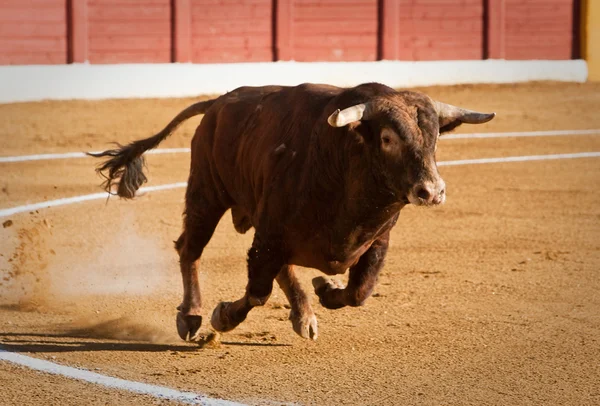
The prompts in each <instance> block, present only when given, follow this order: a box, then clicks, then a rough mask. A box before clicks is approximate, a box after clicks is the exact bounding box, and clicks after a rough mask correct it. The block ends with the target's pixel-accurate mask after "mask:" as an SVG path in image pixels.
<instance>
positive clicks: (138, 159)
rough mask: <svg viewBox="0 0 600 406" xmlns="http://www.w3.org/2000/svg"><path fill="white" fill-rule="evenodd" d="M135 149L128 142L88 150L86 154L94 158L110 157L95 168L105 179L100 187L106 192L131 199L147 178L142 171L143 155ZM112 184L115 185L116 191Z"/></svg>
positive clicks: (143, 164) (143, 165)
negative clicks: (121, 144)
mask: <svg viewBox="0 0 600 406" xmlns="http://www.w3.org/2000/svg"><path fill="white" fill-rule="evenodd" d="M119 147H121V146H120V145H119ZM135 149H136V148H134V147H133V145H131V144H130V145H127V146H125V147H121V148H118V149H109V150H107V151H104V152H99V153H89V152H88V155H90V156H93V157H96V158H103V157H111V158H110V159H108V160H107V161H105V162H104V163H103V164H101V165H99V166H98V167H97V168H96V172H97V173H98V174H99V175H100V176H102V177H103V178H104V179H105V180H104V182H103V183H102V187H103V188H104V190H106V191H107V192H108V193H110V194H113V195H114V194H116V195H118V196H119V197H122V198H124V199H133V198H134V197H135V192H136V191H137V190H138V189H139V188H140V186H142V185H143V184H144V183H146V181H147V180H148V179H147V178H146V175H144V172H143V169H144V167H145V160H144V157H143V156H141V155H138V153H137V151H134V150H135ZM113 186H116V193H115V188H113Z"/></svg>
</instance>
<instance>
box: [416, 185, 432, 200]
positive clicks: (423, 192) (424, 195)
mask: <svg viewBox="0 0 600 406" xmlns="http://www.w3.org/2000/svg"><path fill="white" fill-rule="evenodd" d="M417 197H418V198H419V199H423V200H429V198H430V197H431V193H429V190H427V189H425V188H423V187H421V188H419V189H417Z"/></svg>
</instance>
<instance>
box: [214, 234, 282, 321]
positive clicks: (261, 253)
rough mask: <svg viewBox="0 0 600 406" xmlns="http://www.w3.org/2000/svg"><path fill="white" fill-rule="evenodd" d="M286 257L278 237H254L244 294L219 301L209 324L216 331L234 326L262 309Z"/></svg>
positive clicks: (257, 235) (256, 235) (249, 255)
mask: <svg viewBox="0 0 600 406" xmlns="http://www.w3.org/2000/svg"><path fill="white" fill-rule="evenodd" d="M286 261H287V258H286V255H285V252H284V250H283V247H282V244H281V240H280V239H279V238H261V236H260V235H259V233H258V232H257V233H256V234H255V235H254V242H253V243H252V248H250V250H249V251H248V285H247V286H246V294H245V295H244V296H243V297H242V298H241V299H239V300H236V301H235V302H221V303H219V304H218V305H217V307H216V308H215V310H214V311H213V314H212V317H211V320H210V321H211V324H212V326H213V328H214V329H215V330H217V331H221V332H224V331H230V330H233V329H234V328H235V327H237V326H238V325H239V324H240V323H241V322H242V321H244V320H245V319H246V316H247V315H248V313H249V312H250V310H252V308H253V307H255V306H263V305H264V304H265V303H266V302H267V300H268V299H269V296H271V292H272V290H273V281H274V280H275V277H276V276H277V274H278V273H279V271H280V270H281V268H282V267H283V266H284V265H285V264H286Z"/></svg>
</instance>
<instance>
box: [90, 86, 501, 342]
mask: <svg viewBox="0 0 600 406" xmlns="http://www.w3.org/2000/svg"><path fill="white" fill-rule="evenodd" d="M200 114H204V117H203V119H202V121H201V123H200V125H199V126H198V128H197V129H196V132H195V135H194V137H193V139H192V143H191V144H192V145H191V167H190V174H189V178H188V184H187V189H186V193H185V211H184V218H183V232H182V233H181V236H180V237H179V238H178V239H177V241H176V243H175V248H176V250H177V252H178V253H179V262H180V267H181V276H182V279H183V300H182V302H181V304H180V305H179V306H178V307H177V309H178V313H177V317H176V325H177V331H178V333H179V336H180V337H181V338H182V339H183V340H186V339H189V340H196V339H197V338H198V336H199V330H200V326H201V324H202V307H201V306H202V300H201V294H200V286H199V282H198V269H197V266H198V265H197V264H198V262H199V259H200V256H201V255H202V252H203V250H204V248H205V246H206V245H207V244H208V242H209V241H210V239H211V237H212V235H213V232H214V230H215V227H216V226H217V223H218V222H219V220H220V219H221V217H222V216H223V215H224V214H225V213H226V211H227V210H228V209H231V215H232V219H233V224H234V227H235V229H236V230H237V231H238V232H239V233H245V232H247V231H248V230H249V229H251V228H254V230H255V234H254V239H253V242H252V246H251V247H250V249H249V251H248V257H247V268H248V283H247V286H246V291H245V293H244V295H243V296H242V297H241V298H240V299H239V300H236V301H233V302H220V303H219V304H218V305H217V306H216V308H215V309H214V311H213V313H212V317H211V320H210V321H211V324H212V327H213V328H214V329H215V330H217V331H219V332H226V331H230V330H232V329H234V328H235V327H236V326H238V325H239V324H240V323H241V322H242V321H244V320H245V319H246V317H247V315H248V313H249V312H250V310H251V309H252V308H253V307H255V306H262V305H264V304H265V303H266V302H267V300H268V299H269V296H270V295H271V292H272V289H273V282H274V280H276V281H277V282H278V284H279V286H280V287H281V289H282V290H283V292H284V293H285V295H286V296H287V299H288V301H289V303H290V308H291V311H290V320H291V322H292V326H293V329H294V331H295V332H296V333H297V334H299V335H300V336H301V337H304V338H311V339H313V340H315V339H316V338H317V335H318V329H317V319H316V317H315V314H314V312H313V309H312V307H311V304H310V301H309V298H308V296H307V294H306V292H305V291H304V290H303V289H302V287H301V286H300V284H299V282H298V280H297V278H296V276H295V273H294V266H302V267H309V268H316V269H318V270H320V271H322V272H323V273H324V274H326V275H336V274H343V273H345V272H346V271H347V270H348V269H349V270H350V271H349V276H348V282H347V284H346V286H343V285H342V284H340V283H339V282H335V281H333V280H331V279H328V278H326V277H324V276H320V277H316V278H314V279H313V281H312V284H313V287H314V291H315V293H316V295H317V296H318V297H319V301H320V303H321V305H323V306H324V307H326V308H328V309H338V308H341V307H344V306H360V305H362V304H363V303H364V302H365V300H366V299H367V298H368V297H369V296H370V295H371V292H372V291H373V288H374V287H375V285H376V281H377V278H378V274H379V272H380V271H381V269H382V267H383V264H384V260H385V257H386V252H387V249H388V244H389V239H390V230H391V229H392V228H393V227H394V225H395V224H396V222H397V220H398V216H399V214H400V210H401V209H402V208H403V207H404V206H405V205H407V204H413V205H416V206H435V205H439V204H442V203H443V202H444V201H445V199H446V186H445V183H444V181H443V180H442V178H441V177H440V175H439V173H438V169H437V164H436V160H435V152H436V148H437V142H438V138H439V135H440V134H443V133H445V132H448V131H451V130H453V129H454V128H456V127H457V126H459V125H461V124H463V123H469V124H481V123H485V122H488V121H490V120H491V119H492V118H494V116H495V113H490V114H485V113H479V112H475V111H470V110H466V109H463V108H459V107H455V106H452V105H449V104H445V103H441V102H439V101H435V100H433V99H431V98H430V97H428V96H427V95H425V94H422V93H419V92H414V91H396V90H394V89H392V88H390V87H387V86H384V85H382V84H378V83H368V84H362V85H359V86H356V87H352V88H339V87H334V86H328V85H317V84H302V85H299V86H296V87H283V86H265V87H241V88H238V89H236V90H234V91H232V92H230V93H227V94H225V95H222V96H220V97H218V98H216V99H213V100H208V101H201V102H198V103H195V104H193V105H191V106H189V107H188V108H186V109H185V110H183V111H182V112H180V113H179V114H178V115H177V116H176V117H175V118H174V119H173V120H172V121H171V122H170V123H169V124H168V125H167V126H166V127H165V128H164V129H163V130H162V131H161V132H159V133H158V134H156V135H154V136H152V137H150V138H146V139H143V140H138V141H135V142H132V143H130V144H128V145H126V146H123V147H121V146H119V148H117V149H112V150H107V151H104V152H101V153H97V154H93V155H94V156H96V157H108V159H107V160H106V161H104V162H103V163H102V164H100V165H99V167H98V168H97V171H98V172H99V173H100V174H102V175H103V176H104V177H105V182H104V187H105V189H106V190H107V191H108V192H109V193H111V191H112V192H113V193H114V192H116V194H117V195H118V196H120V197H122V198H133V197H134V195H135V191H136V190H137V189H138V188H139V187H140V186H141V185H142V184H143V183H144V182H145V181H146V177H145V175H144V173H143V171H142V169H143V166H144V158H143V156H142V154H143V153H144V152H145V151H147V150H149V149H152V148H155V147H157V146H158V145H159V143H160V142H161V141H163V140H164V139H165V138H166V137H168V136H169V135H170V134H171V133H172V132H173V131H174V130H175V129H176V128H177V127H178V126H179V125H180V124H181V123H182V122H183V121H185V120H187V119H189V118H191V117H193V116H196V115H200Z"/></svg>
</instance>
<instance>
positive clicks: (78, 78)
mask: <svg viewBox="0 0 600 406" xmlns="http://www.w3.org/2000/svg"><path fill="white" fill-rule="evenodd" d="M587 75H588V69H587V64H586V62H585V61H583V60H569V61H505V60H485V61H436V62H405V61H378V62H311V63H301V62H264V63H239V64H187V63H185V64H177V63H169V64H124V65H89V64H73V65H48V66H46V65H31V66H0V102H2V103H10V102H21V101H34V100H42V99H56V100H61V99H107V98H139V97H142V98H147V97H182V96H196V95H200V94H222V93H225V92H227V91H230V90H233V89H235V88H236V87H239V86H244V85H248V86H260V85H267V84H280V85H296V84H300V83H304V82H313V83H329V84H333V85H338V86H354V85H357V84H360V83H364V82H381V83H384V84H386V85H388V86H392V87H395V88H402V87H412V86H427V85H453V84H461V83H512V82H525V81H533V80H557V81H569V82H585V81H586V79H587Z"/></svg>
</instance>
